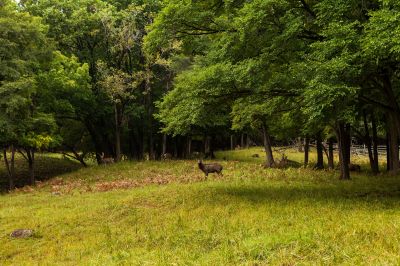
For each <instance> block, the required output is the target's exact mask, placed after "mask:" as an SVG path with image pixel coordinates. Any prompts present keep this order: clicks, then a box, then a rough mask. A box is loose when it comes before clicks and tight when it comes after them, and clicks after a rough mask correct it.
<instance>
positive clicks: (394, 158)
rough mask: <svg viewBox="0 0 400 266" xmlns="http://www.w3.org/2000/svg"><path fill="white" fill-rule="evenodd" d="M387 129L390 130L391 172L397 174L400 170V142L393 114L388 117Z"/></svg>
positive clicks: (389, 163)
mask: <svg viewBox="0 0 400 266" xmlns="http://www.w3.org/2000/svg"><path fill="white" fill-rule="evenodd" d="M387 124H388V125H387V128H388V134H389V139H388V142H389V143H388V144H389V145H388V147H389V158H390V160H389V162H388V165H389V171H391V172H397V171H398V170H399V168H400V165H399V142H398V129H397V127H396V121H395V118H394V116H393V114H389V115H388V121H387Z"/></svg>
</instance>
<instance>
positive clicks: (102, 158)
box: [100, 152, 115, 164]
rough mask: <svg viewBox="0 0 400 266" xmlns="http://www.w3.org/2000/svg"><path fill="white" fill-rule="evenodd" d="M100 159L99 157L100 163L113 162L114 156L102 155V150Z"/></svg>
mask: <svg viewBox="0 0 400 266" xmlns="http://www.w3.org/2000/svg"><path fill="white" fill-rule="evenodd" d="M100 159H101V164H113V163H114V162H115V161H114V158H112V157H104V152H102V153H101V155H100Z"/></svg>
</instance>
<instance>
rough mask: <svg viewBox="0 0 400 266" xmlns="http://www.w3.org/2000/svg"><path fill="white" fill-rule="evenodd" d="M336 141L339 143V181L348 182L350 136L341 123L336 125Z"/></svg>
mask: <svg viewBox="0 0 400 266" xmlns="http://www.w3.org/2000/svg"><path fill="white" fill-rule="evenodd" d="M336 130H337V139H338V142H339V162H340V179H342V180H348V179H350V171H349V159H350V154H348V153H349V148H350V141H349V137H350V134H349V133H348V130H347V128H346V125H345V124H344V123H343V122H339V123H338V125H337V129H336Z"/></svg>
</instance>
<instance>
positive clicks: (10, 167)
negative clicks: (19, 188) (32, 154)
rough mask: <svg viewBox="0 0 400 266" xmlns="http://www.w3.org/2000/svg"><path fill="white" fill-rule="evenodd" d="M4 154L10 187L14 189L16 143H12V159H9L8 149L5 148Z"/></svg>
mask: <svg viewBox="0 0 400 266" xmlns="http://www.w3.org/2000/svg"><path fill="white" fill-rule="evenodd" d="M3 155H4V163H5V166H6V169H7V173H8V187H9V189H10V190H13V189H14V188H15V182H14V181H15V163H14V162H15V160H14V158H15V148H14V145H11V158H10V161H9V160H8V156H7V149H4V150H3Z"/></svg>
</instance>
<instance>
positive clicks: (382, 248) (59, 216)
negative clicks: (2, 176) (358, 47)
mask: <svg viewBox="0 0 400 266" xmlns="http://www.w3.org/2000/svg"><path fill="white" fill-rule="evenodd" d="M258 150H260V148H253V149H250V150H240V151H234V152H220V153H218V154H217V155H218V157H219V158H222V157H226V158H227V159H229V160H227V161H222V160H221V161H220V162H221V164H222V165H223V166H224V177H223V178H219V177H217V176H214V175H211V176H210V177H209V178H208V180H204V176H203V175H202V173H200V172H199V170H198V169H197V168H196V163H195V161H167V162H123V163H120V164H117V165H111V166H108V167H103V166H102V167H90V168H87V169H79V170H76V171H73V172H69V171H68V172H67V173H65V174H63V175H60V176H57V177H55V178H52V179H50V180H49V181H46V182H43V183H41V184H40V185H39V186H38V187H36V188H34V189H29V188H24V189H20V190H18V191H16V192H13V193H10V194H4V195H2V196H0V264H1V265H31V264H32V265H78V264H79V265H293V264H300V265H302V264H313V265H315V264H317V265H321V264H323V265H329V264H330V265H337V264H346V265H354V264H365V265H388V264H392V265H397V264H399V263H400V234H399V233H398V232H399V229H400V204H399V202H400V201H399V200H400V180H399V179H398V177H396V176H386V175H380V176H371V175H369V174H368V173H364V172H363V173H356V174H353V175H352V177H353V179H352V180H351V181H345V182H343V181H339V180H338V179H337V177H338V173H337V172H335V171H313V170H311V169H302V168H299V169H295V168H289V169H285V170H281V169H263V168H262V167H260V164H262V162H263V159H262V158H260V159H259V158H251V154H254V153H256V152H257V151H258ZM259 154H260V155H262V152H259ZM287 154H289V159H296V158H298V159H299V160H300V158H302V157H301V154H298V153H296V152H294V151H290V152H288V153H287ZM313 156H314V155H313ZM360 161H361V160H360ZM54 191H58V192H60V193H61V195H59V196H57V195H53V194H52V193H51V192H54ZM17 228H31V229H34V230H35V234H34V236H33V237H32V238H29V239H11V238H10V237H9V234H10V232H12V231H13V230H14V229H17Z"/></svg>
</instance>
